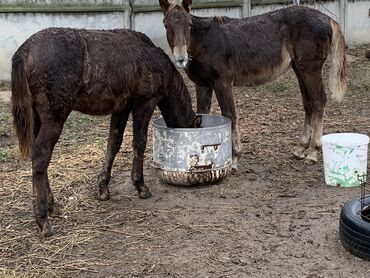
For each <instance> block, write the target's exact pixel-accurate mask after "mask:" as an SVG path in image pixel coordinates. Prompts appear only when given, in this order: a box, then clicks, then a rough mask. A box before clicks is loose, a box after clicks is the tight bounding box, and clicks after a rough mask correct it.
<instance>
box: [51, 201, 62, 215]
mask: <svg viewBox="0 0 370 278" xmlns="http://www.w3.org/2000/svg"><path fill="white" fill-rule="evenodd" d="M61 214H62V206H61V205H60V204H58V203H54V204H53V205H52V206H51V208H49V215H50V216H58V215H61Z"/></svg>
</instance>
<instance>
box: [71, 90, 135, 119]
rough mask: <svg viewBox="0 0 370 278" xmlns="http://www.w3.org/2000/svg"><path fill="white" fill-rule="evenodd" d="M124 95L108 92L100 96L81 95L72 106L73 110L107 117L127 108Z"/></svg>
mask: <svg viewBox="0 0 370 278" xmlns="http://www.w3.org/2000/svg"><path fill="white" fill-rule="evenodd" d="M127 102H128V101H127V97H125V96H124V94H120V95H114V94H112V93H110V92H109V91H108V90H106V91H104V92H102V93H100V94H86V93H84V94H82V95H80V96H79V97H78V99H77V100H76V101H75V103H74V105H73V108H72V109H73V110H75V111H79V112H81V113H84V114H90V115H107V114H112V113H117V112H121V111H123V110H124V109H125V108H126V107H127Z"/></svg>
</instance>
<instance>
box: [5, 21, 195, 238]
mask: <svg viewBox="0 0 370 278" xmlns="http://www.w3.org/2000/svg"><path fill="white" fill-rule="evenodd" d="M157 105H158V107H159V109H160V110H161V112H162V115H163V117H164V119H165V121H166V123H167V125H168V126H169V127H199V126H200V123H201V118H200V116H196V114H195V112H194V111H193V110H192V107H191V98H190V94H189V92H188V90H187V88H186V86H185V84H184V81H183V79H182V77H181V75H180V74H179V73H178V72H177V70H176V68H175V67H174V65H173V64H172V62H171V61H170V59H169V58H168V56H167V55H166V54H165V53H164V52H163V50H162V49H160V48H157V47H156V46H155V45H154V44H153V43H152V42H151V41H150V39H149V38H148V37H147V36H145V35H144V34H141V33H138V32H134V31H129V30H111V31H107V30H105V31H103V30H80V29H66V28H49V29H45V30H42V31H40V32H38V33H36V34H34V35H33V36H31V37H30V38H29V39H28V40H27V41H26V42H25V43H23V45H22V46H21V47H20V48H19V49H18V50H17V51H16V53H15V54H14V56H13V63H12V114H13V118H14V127H15V131H16V134H17V136H18V140H19V146H20V150H21V152H22V154H23V155H24V156H25V157H27V156H29V155H30V154H31V158H32V182H33V207H34V213H35V217H36V222H37V224H38V226H39V228H40V230H41V233H42V234H43V235H45V236H48V235H51V234H52V226H51V225H50V224H49V221H48V214H52V213H56V212H57V206H56V203H55V202H54V197H53V194H52V192H51V189H50V184H49V180H48V175H47V169H48V166H49V162H50V160H51V156H52V152H53V148H54V146H55V144H56V143H57V141H58V139H59V136H60V134H61V132H62V129H63V125H64V122H65V121H66V119H67V117H68V115H69V114H70V112H71V111H72V110H76V111H80V112H82V113H86V114H91V115H106V114H112V118H111V124H110V132H109V139H108V147H107V152H106V156H105V161H104V164H103V168H102V170H101V172H100V174H99V178H98V183H99V190H98V198H99V199H100V200H107V199H109V189H108V184H109V180H110V177H111V169H112V164H113V160H114V158H115V156H116V154H117V152H118V151H119V149H120V147H121V144H122V139H123V133H124V129H125V126H126V123H127V120H128V117H129V114H130V112H132V118H133V133H134V139H133V148H134V157H133V163H132V172H131V178H132V182H133V185H134V186H135V187H136V188H137V190H138V192H139V196H140V197H141V198H148V197H150V196H151V193H150V191H149V188H148V187H147V186H146V185H145V183H144V176H143V159H144V151H145V148H146V141H147V131H148V125H149V121H150V118H151V116H152V113H153V111H154V109H155V107H156V106H157Z"/></svg>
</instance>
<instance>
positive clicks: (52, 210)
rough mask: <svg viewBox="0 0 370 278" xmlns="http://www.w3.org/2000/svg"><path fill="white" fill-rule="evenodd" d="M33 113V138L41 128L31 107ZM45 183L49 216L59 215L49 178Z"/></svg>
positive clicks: (37, 116) (58, 206)
mask: <svg viewBox="0 0 370 278" xmlns="http://www.w3.org/2000/svg"><path fill="white" fill-rule="evenodd" d="M33 113H34V128H33V135H34V138H37V136H38V134H39V132H40V129H41V120H40V117H39V114H38V113H37V110H36V109H33ZM46 185H47V190H48V193H47V200H48V212H49V215H50V216H56V215H60V213H61V206H60V205H59V204H58V203H57V202H55V199H54V195H53V192H52V190H51V188H50V183H49V178H48V177H46Z"/></svg>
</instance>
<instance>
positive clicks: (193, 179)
mask: <svg viewBox="0 0 370 278" xmlns="http://www.w3.org/2000/svg"><path fill="white" fill-rule="evenodd" d="M231 158H232V139H231V121H230V119H228V118H226V117H223V116H218V115H202V126H201V128H167V126H166V123H165V121H164V119H163V118H158V119H155V120H154V121H153V165H154V168H155V169H156V173H157V175H158V176H159V178H160V179H161V180H162V181H164V182H166V183H169V184H174V185H185V186H194V185H206V184H211V183H215V182H218V181H220V180H222V179H223V178H224V177H226V176H227V175H228V174H229V172H230V168H231Z"/></svg>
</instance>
